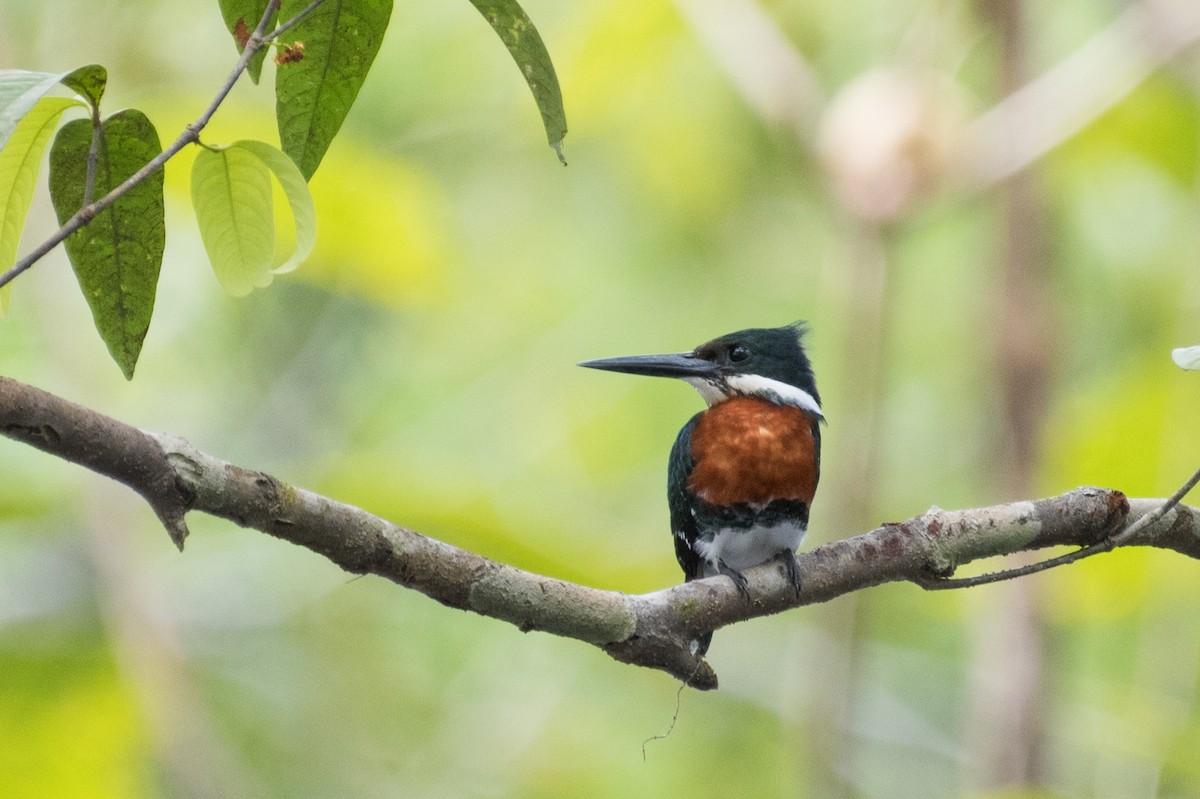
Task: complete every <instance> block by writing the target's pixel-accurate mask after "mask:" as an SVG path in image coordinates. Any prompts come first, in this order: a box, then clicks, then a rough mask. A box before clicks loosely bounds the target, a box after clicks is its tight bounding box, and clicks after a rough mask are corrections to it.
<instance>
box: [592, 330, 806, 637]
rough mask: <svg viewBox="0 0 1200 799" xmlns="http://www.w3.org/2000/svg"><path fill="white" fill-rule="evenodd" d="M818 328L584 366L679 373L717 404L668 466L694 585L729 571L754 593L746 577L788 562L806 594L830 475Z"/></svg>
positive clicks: (739, 336) (677, 533) (681, 549)
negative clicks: (822, 492) (806, 555)
mask: <svg viewBox="0 0 1200 799" xmlns="http://www.w3.org/2000/svg"><path fill="white" fill-rule="evenodd" d="M806 330H807V327H806V326H805V324H804V323H803V322H797V323H795V324H792V325H787V326H786V327H774V328H755V329H751V330H739V331H738V332H736V333H730V334H729V335H726V336H721V337H720V338H715V339H713V340H712V341H709V342H707V343H705V344H701V345H700V346H699V347H696V349H694V350H692V351H691V352H684V353H676V354H670V355H632V356H627V357H621V358H602V359H599V360H594V361H585V362H583V363H581V364H580V366H586V367H589V368H592V369H605V370H608V371H611V372H627V373H629V374H636V375H648V376H651V377H676V378H679V379H681V380H683V381H685V382H687V383H690V384H691V385H692V386H693V387H694V388H695V389H696V390H697V391H699V392H700V396H701V397H702V398H703V399H704V401H705V402H706V403H707V404H708V408H707V409H706V410H704V411H701V412H700V413H698V414H696V415H695V416H693V417H692V418H691V420H690V421H688V423H687V424H685V425H684V426H683V429H682V430H680V431H679V436H678V438H676V440H675V445H674V446H673V447H672V448H671V458H670V461H669V464H668V468H667V501H668V504H669V505H670V509H671V532H672V533H673V534H674V537H675V557H676V559H677V560H678V561H679V566H680V567H681V568H682V569H683V574H684V578H685V579H686V580H688V581H691V580H697V579H700V578H701V577H712V576H714V575H717V574H724V575H725V576H727V577H729V578H730V579H731V580H733V583H734V585H735V586H737V589H738V591H740V592H741V593H742V594H743V595H747V594H748V592H747V588H746V578H745V577H743V576H742V573H741V570H742V569H748V568H750V567H751V566H755V565H757V564H759V563H764V562H766V561H768V560H770V559H772V558H775V557H780V558H782V559H783V564H784V567H785V568H786V570H787V576H788V579H789V580H790V582H791V584H792V585H793V586H794V587H795V589H796V591H797V592H799V590H800V564H799V562H798V561H797V560H796V548H797V547H798V546H800V542H801V541H802V540H803V539H804V535H805V533H806V532H807V531H808V514H809V509H810V508H811V507H812V501H813V495H814V494H815V493H816V490H817V481H818V480H819V479H820V476H821V428H820V424H821V423H822V422H823V421H824V420H825V416H824V414H823V413H822V411H821V398H820V395H818V394H817V384H816V380H815V379H814V377H813V370H812V364H811V363H810V362H809V360H808V355H807V354H805V352H804V347H803V345H802V342H801V339H802V338H803V336H804V334H805V332H806ZM711 637H712V635H711V633H710V634H708V635H706V636H704V637H703V638H702V639H701V640H700V642H699V651H700V654H704V652H705V651H706V650H707V649H708V643H709V641H710V640H711Z"/></svg>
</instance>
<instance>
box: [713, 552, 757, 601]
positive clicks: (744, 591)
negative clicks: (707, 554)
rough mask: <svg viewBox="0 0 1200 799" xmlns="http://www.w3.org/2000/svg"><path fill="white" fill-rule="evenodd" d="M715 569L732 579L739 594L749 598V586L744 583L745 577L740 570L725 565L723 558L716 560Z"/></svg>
mask: <svg viewBox="0 0 1200 799" xmlns="http://www.w3.org/2000/svg"><path fill="white" fill-rule="evenodd" d="M717 571H719V572H720V573H721V574H723V575H725V576H726V577H728V578H729V579H730V580H733V585H734V587H736V588H737V590H738V593H739V594H741V595H742V596H744V597H745V598H746V599H749V598H750V587H749V586H748V585H747V584H746V578H745V577H744V576H743V575H742V573H741V572H740V571H738V570H737V569H732V568H730V567H729V566H726V565H725V561H723V560H719V561H717Z"/></svg>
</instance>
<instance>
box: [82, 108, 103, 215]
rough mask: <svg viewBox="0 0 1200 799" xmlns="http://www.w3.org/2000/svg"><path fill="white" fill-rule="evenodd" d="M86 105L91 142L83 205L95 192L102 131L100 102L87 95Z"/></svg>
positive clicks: (87, 202)
mask: <svg viewBox="0 0 1200 799" xmlns="http://www.w3.org/2000/svg"><path fill="white" fill-rule="evenodd" d="M88 105H89V106H90V108H91V112H92V144H91V146H90V147H89V148H88V154H87V180H86V181H85V182H84V185H83V204H84V205H87V204H89V203H90V202H91V201H92V196H93V195H94V194H95V192H96V163H97V162H98V161H99V160H100V141H101V134H102V133H103V131H104V128H103V126H102V124H101V121H100V104H99V103H98V102H96V101H95V100H93V99H92V98H90V97H89V98H88Z"/></svg>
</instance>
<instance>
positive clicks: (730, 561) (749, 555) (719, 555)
mask: <svg viewBox="0 0 1200 799" xmlns="http://www.w3.org/2000/svg"><path fill="white" fill-rule="evenodd" d="M806 532H808V528H807V526H806V525H803V524H798V523H795V522H781V523H780V524H777V525H774V526H773V527H751V528H750V529H749V530H747V529H746V528H744V527H743V528H736V527H723V528H721V529H720V530H718V531H717V534H716V535H715V536H713V540H712V541H703V540H697V541H696V543H695V547H694V548H695V550H696V552H697V553H698V554H699V555H700V557H701V558H703V559H704V576H705V577H712V576H713V575H715V574H718V573H719V572H718V570H717V562H718V561H722V560H723V561H725V565H726V566H728V567H729V568H731V569H733V570H734V571H739V572H740V571H741V570H742V569H748V568H750V567H751V566H757V565H758V564H760V563H765V562H766V561H768V560H770V559H771V558H773V557H775V556H776V555H778V554H779V553H780V552H786V551H789V550H790V551H792V552H794V551H796V547H798V546H800V542H801V541H803V540H804V534H805V533H806Z"/></svg>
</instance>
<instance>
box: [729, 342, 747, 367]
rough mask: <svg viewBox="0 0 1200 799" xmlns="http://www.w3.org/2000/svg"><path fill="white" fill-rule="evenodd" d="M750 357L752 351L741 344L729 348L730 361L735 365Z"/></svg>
mask: <svg viewBox="0 0 1200 799" xmlns="http://www.w3.org/2000/svg"><path fill="white" fill-rule="evenodd" d="M749 357H750V350H748V349H746V348H745V347H743V346H742V345H741V344H735V345H734V346H732V347H730V348H729V360H731V361H733V362H734V363H741V362H742V361H744V360H746V359H747V358H749Z"/></svg>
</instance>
